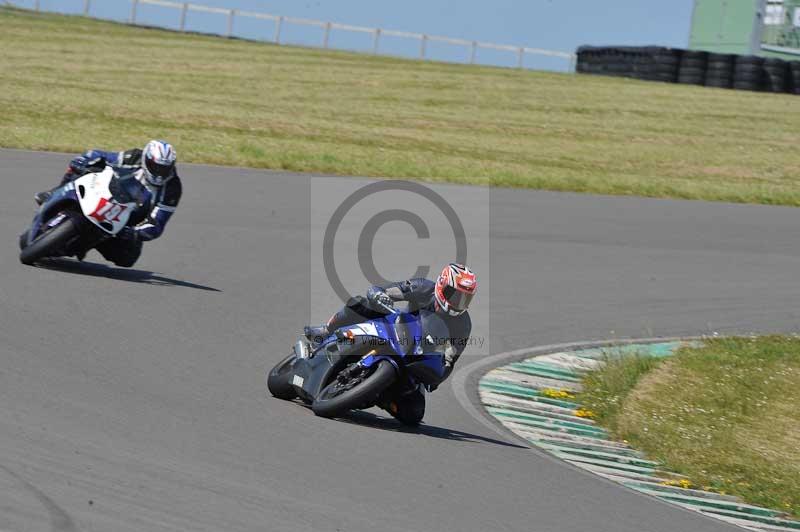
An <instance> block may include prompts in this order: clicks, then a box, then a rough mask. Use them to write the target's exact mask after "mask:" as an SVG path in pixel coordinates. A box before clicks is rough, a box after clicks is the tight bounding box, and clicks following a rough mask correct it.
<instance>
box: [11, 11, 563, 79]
mask: <svg viewBox="0 0 800 532" xmlns="http://www.w3.org/2000/svg"><path fill="white" fill-rule="evenodd" d="M3 1H4V2H5V3H6V4H8V5H15V4H19V2H16V1H13V0H3ZM96 1H100V0H96ZM104 1H108V0H104ZM118 1H119V2H127V3H129V4H130V14H129V16H128V22H129V23H130V24H137V23H140V22H139V21H138V20H137V10H138V7H139V6H140V5H152V6H160V7H165V8H170V9H175V10H177V11H178V12H179V13H180V26H179V28H180V31H186V29H187V28H186V14H187V13H188V12H190V11H197V12H204V13H214V14H218V15H221V16H224V17H226V18H227V28H226V31H225V33H223V34H222V35H224V36H226V37H233V36H235V34H234V21H235V20H236V18H238V17H248V18H253V19H260V20H265V21H270V23H272V24H273V28H274V32H273V34H272V39H271V41H272V42H274V43H275V44H282V43H281V31H282V30H283V29H284V26H285V25H287V24H296V25H300V26H316V27H318V28H320V29H321V30H322V31H321V35H320V42H319V43H318V44H316V45H315V46H320V47H322V48H330V47H331V46H330V41H331V33H332V32H333V31H334V30H335V31H344V32H356V33H366V34H371V35H372V53H374V54H379V53H382V51H381V37H384V36H386V37H400V38H406V39H414V40H417V41H419V58H420V59H423V60H425V59H430V58H431V57H430V54H429V53H428V43H430V42H440V43H446V44H451V45H456V46H463V47H464V51H465V58H467V57H468V58H469V63H470V64H476V62H477V53H478V50H480V49H487V50H498V51H503V52H509V53H511V54H515V55H516V66H517V67H518V68H525V57H526V55H534V56H546V57H553V58H559V59H561V60H563V61H564V64H565V65H566V69H567V71H569V72H574V71H575V58H576V56H575V54H572V53H569V52H559V51H554V50H542V49H539V48H529V47H527V46H512V45H507V44H495V43H488V42H481V41H470V40H466V39H453V38H451V37H441V36H438V35H427V34H424V33H412V32H407V31H395V30H387V29H382V28H366V27H362V26H351V25H348V24H338V23H335V22H325V21H322V20H311V19H305V18H295V17H285V16H280V15H271V14H268V13H256V12H251V11H241V10H236V9H224V8H219V7H209V6H203V5H198V4H191V3H189V2H171V1H169V0H118ZM33 8H34V9H35V10H36V11H39V10H40V9H41V0H34V6H33ZM82 13H83V15H84V16H87V17H88V16H91V14H92V0H83V12H82Z"/></svg>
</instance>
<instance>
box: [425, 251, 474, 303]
mask: <svg viewBox="0 0 800 532" xmlns="http://www.w3.org/2000/svg"><path fill="white" fill-rule="evenodd" d="M477 291H478V278H477V277H476V276H475V272H473V271H472V270H470V269H469V268H467V267H466V266H464V265H463V264H456V263H455V262H451V263H450V264H448V265H447V266H445V267H444V269H443V270H442V273H441V274H440V275H439V278H438V279H436V289H435V290H434V292H433V293H434V297H435V298H436V303H437V305H438V306H439V309H440V310H441V311H442V312H446V313H447V314H449V315H451V316H458V315H460V314H463V313H464V312H465V311H466V310H467V308H469V302H470V301H472V297H473V296H474V295H475V292H477Z"/></svg>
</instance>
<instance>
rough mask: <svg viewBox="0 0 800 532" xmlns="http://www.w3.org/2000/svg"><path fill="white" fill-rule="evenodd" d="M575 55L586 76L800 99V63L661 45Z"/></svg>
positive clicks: (593, 50)
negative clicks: (703, 87) (783, 95)
mask: <svg viewBox="0 0 800 532" xmlns="http://www.w3.org/2000/svg"><path fill="white" fill-rule="evenodd" d="M577 56H578V59H577V63H576V71H577V72H579V73H582V74H596V75H601V76H620V77H627V78H634V79H641V80H646V81H661V82H665V83H680V84H685V85H698V86H706V87H716V88H723V89H736V90H746V91H762V92H774V93H789V94H800V61H785V60H783V59H779V58H774V57H767V58H765V57H760V56H755V55H736V54H719V53H713V52H705V51H701V50H683V49H679V48H666V47H663V46H581V47H580V48H578V50H577Z"/></svg>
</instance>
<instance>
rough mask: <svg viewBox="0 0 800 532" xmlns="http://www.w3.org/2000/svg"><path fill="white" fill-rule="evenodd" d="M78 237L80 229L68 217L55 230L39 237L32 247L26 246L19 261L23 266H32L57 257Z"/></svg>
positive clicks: (32, 243) (31, 244)
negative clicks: (41, 260) (48, 258)
mask: <svg viewBox="0 0 800 532" xmlns="http://www.w3.org/2000/svg"><path fill="white" fill-rule="evenodd" d="M76 236H78V228H77V226H76V225H75V221H74V220H73V219H72V218H70V217H67V218H65V219H64V221H63V222H61V223H60V224H58V225H57V226H55V227H54V228H53V229H50V230H49V231H47V232H46V233H43V234H41V235H39V236H37V237H36V239H35V240H34V241H33V242H31V243H30V245H28V246H25V248H23V250H22V251H21V252H20V254H19V261H20V262H21V263H22V264H27V265H31V264H33V263H34V262H36V261H38V260H40V259H43V258H45V257H57V256H59V255H61V253H62V252H63V251H64V250H65V249H66V247H67V244H69V242H70V241H71V240H72V239H74V238H75V237H76Z"/></svg>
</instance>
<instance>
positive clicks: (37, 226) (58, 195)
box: [26, 183, 78, 245]
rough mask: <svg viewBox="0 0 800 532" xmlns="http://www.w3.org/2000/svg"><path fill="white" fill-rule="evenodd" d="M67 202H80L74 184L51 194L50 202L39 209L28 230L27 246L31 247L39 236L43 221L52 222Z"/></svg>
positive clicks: (49, 224) (69, 184)
mask: <svg viewBox="0 0 800 532" xmlns="http://www.w3.org/2000/svg"><path fill="white" fill-rule="evenodd" d="M65 201H75V202H77V201H78V195H77V194H76V193H75V186H74V185H73V184H72V183H67V184H65V185H64V186H62V187H59V188H57V189H55V190H54V191H53V192H52V194H50V198H48V200H47V201H45V202H44V203H42V206H41V207H39V210H38V211H37V212H36V215H35V216H34V217H33V222H31V227H30V229H28V241H27V243H26V244H27V245H30V244H31V242H33V241H34V240H35V239H36V237H37V236H39V232H40V231H41V229H42V220H48V221H49V222H52V221H53V220H51V216H52V213H53V212H54V211H56V210H57V209H58V208H59V207H60V205H61V204H62V203H64V202H65ZM61 221H63V218H61V219H60V220H59V222H58V223H60V222H61ZM47 225H48V226H49V227H52V226H53V225H51V223H48V224H47Z"/></svg>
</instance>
